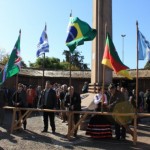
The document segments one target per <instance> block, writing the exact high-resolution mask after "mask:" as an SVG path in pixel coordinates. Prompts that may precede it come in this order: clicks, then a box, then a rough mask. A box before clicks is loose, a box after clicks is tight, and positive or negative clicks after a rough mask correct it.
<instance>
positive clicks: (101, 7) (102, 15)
mask: <svg viewBox="0 0 150 150" xmlns="http://www.w3.org/2000/svg"><path fill="white" fill-rule="evenodd" d="M93 28H95V29H97V36H96V38H95V39H94V40H93V42H92V65H91V83H90V87H91V88H90V89H89V91H91V92H94V93H95V92H96V91H95V90H94V89H95V86H97V85H102V83H103V70H104V76H105V80H104V82H105V85H107V84H109V83H110V82H112V70H110V69H109V68H107V67H105V69H103V67H104V66H103V65H102V64H101V62H102V57H103V53H104V47H105V39H106V31H107V32H109V34H110V35H111V36H112V0H93ZM91 89H92V90H91Z"/></svg>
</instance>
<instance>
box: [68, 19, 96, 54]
mask: <svg viewBox="0 0 150 150" xmlns="http://www.w3.org/2000/svg"><path fill="white" fill-rule="evenodd" d="M96 34H97V31H96V29H92V28H91V27H90V26H89V25H88V24H87V23H86V22H84V21H81V20H80V19H79V18H78V17H70V21H69V26H68V37H67V40H66V45H67V46H68V47H69V49H70V52H71V53H73V52H74V50H75V49H76V47H77V46H78V45H82V44H84V41H92V40H93V39H94V38H95V36H96Z"/></svg>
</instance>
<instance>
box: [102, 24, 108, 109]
mask: <svg viewBox="0 0 150 150" xmlns="http://www.w3.org/2000/svg"><path fill="white" fill-rule="evenodd" d="M106 35H107V23H105V39H106ZM104 41H105V40H104ZM104 48H105V43H104ZM104 89H105V65H103V83H102V105H101V112H103V105H104V94H105V93H104V91H105V90H104Z"/></svg>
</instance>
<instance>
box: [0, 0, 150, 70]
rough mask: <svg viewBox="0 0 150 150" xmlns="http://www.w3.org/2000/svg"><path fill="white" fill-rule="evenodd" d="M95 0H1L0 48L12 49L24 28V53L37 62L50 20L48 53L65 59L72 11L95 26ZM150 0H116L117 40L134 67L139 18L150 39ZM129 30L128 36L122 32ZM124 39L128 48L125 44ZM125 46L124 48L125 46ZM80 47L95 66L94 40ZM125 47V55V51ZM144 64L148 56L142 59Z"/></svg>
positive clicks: (22, 51)
mask: <svg viewBox="0 0 150 150" xmlns="http://www.w3.org/2000/svg"><path fill="white" fill-rule="evenodd" d="M92 2H93V1H92V0H42V1H41V0H13V1H12V0H0V6H1V9H0V50H5V51H6V52H7V53H8V54H10V53H11V51H12V49H13V47H14V45H15V42H16V40H17V38H18V35H19V30H20V29H21V31H22V34H21V57H22V59H23V61H24V62H25V63H26V64H27V65H28V64H29V62H32V63H33V62H35V60H36V58H37V57H36V51H37V44H38V42H39V38H40V36H41V33H42V31H43V29H44V26H45V23H46V24H47V34H48V40H49V45H50V50H49V53H46V56H48V57H55V58H59V59H60V60H61V61H63V60H64V59H65V56H64V55H62V53H63V51H64V50H68V47H67V46H66V45H65V41H66V38H67V26H68V22H69V14H70V12H71V10H72V14H73V17H79V18H80V19H81V20H83V21H85V22H87V23H88V24H89V25H90V26H91V27H92V19H93V18H92V15H93V14H92ZM149 6H150V0H112V21H113V22H112V24H113V27H112V29H113V36H112V39H113V43H114V45H115V47H116V50H117V52H118V54H119V57H120V59H121V60H122V59H123V62H124V64H125V65H127V66H128V67H129V68H130V69H136V67H137V61H136V21H138V23H139V30H140V31H141V32H142V34H143V35H144V36H145V37H146V39H147V40H148V41H150V17H149V10H150V9H149ZM123 34H125V35H126V36H125V37H124V40H123V38H122V36H121V35H123ZM123 41H124V48H123ZM123 49H124V50H123ZM77 50H78V51H79V52H81V55H82V56H84V63H87V64H88V67H91V56H92V55H91V52H92V42H91V41H90V42H85V43H84V45H81V46H78V47H77ZM122 51H124V57H123V55H122ZM138 64H139V68H143V67H144V66H145V64H146V60H144V61H139V63H138Z"/></svg>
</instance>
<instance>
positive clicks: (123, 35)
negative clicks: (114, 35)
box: [121, 34, 126, 63]
mask: <svg viewBox="0 0 150 150" xmlns="http://www.w3.org/2000/svg"><path fill="white" fill-rule="evenodd" d="M121 36H122V62H123V63H124V37H125V36H126V35H125V34H122V35H121Z"/></svg>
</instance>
